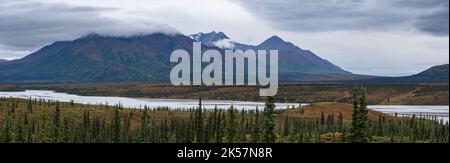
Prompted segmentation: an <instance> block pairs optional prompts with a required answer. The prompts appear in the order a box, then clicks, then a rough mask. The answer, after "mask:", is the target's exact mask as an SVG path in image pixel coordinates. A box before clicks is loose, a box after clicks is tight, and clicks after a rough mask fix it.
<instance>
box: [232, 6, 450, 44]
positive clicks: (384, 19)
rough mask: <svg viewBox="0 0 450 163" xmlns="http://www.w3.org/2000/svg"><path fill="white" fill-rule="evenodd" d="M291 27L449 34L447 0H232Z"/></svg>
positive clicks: (278, 25)
mask: <svg viewBox="0 0 450 163" xmlns="http://www.w3.org/2000/svg"><path fill="white" fill-rule="evenodd" d="M230 1H233V2H237V3H239V4H240V5H242V6H243V7H245V8H246V9H247V10H248V11H249V12H250V13H253V14H254V15H255V16H258V17H261V18H263V19H265V20H268V21H269V23H270V24H271V25H273V26H274V27H276V28H278V29H282V30H289V31H301V32H303V31H306V32H311V31H319V32H323V31H366V30H370V31H405V30H409V31H418V32H425V33H430V34H432V35H439V36H442V35H443V36H448V33H449V25H448V24H449V15H448V13H449V1H448V0H426V1H424V0H383V1H381V0H321V1H317V0H265V1H260V0H230Z"/></svg>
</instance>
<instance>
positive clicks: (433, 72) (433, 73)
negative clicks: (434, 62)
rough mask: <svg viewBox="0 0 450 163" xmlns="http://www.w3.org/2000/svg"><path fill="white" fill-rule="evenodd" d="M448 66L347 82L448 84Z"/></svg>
mask: <svg viewBox="0 0 450 163" xmlns="http://www.w3.org/2000/svg"><path fill="white" fill-rule="evenodd" d="M448 70H449V65H448V64H445V65H439V66H434V67H431V68H429V69H427V70H425V71H422V72H420V73H418V74H415V75H411V76H403V77H377V78H371V79H365V80H355V81H349V82H358V83H448V78H449V75H448V73H449V71H448Z"/></svg>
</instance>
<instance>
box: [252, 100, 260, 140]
mask: <svg viewBox="0 0 450 163" xmlns="http://www.w3.org/2000/svg"><path fill="white" fill-rule="evenodd" d="M260 120H261V117H260V113H259V109H258V107H256V110H255V119H254V120H253V121H254V122H253V127H252V143H259V142H260V141H261V130H260V129H261V121H260Z"/></svg>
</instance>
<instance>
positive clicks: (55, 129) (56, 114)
mask: <svg viewBox="0 0 450 163" xmlns="http://www.w3.org/2000/svg"><path fill="white" fill-rule="evenodd" d="M60 124H61V113H60V109H59V102H56V106H55V109H54V110H53V123H52V137H53V138H54V139H55V141H57V140H58V136H59V133H60Z"/></svg>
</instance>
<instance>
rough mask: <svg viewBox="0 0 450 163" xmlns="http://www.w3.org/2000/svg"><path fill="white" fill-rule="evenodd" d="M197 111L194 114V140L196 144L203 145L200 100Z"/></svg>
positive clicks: (200, 100)
mask: <svg viewBox="0 0 450 163" xmlns="http://www.w3.org/2000/svg"><path fill="white" fill-rule="evenodd" d="M198 103H199V104H198V109H197V110H196V114H195V140H196V142H198V143H205V139H204V133H203V130H204V117H203V109H202V99H201V98H200V99H199V102H198Z"/></svg>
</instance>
